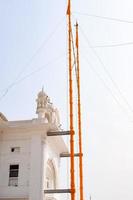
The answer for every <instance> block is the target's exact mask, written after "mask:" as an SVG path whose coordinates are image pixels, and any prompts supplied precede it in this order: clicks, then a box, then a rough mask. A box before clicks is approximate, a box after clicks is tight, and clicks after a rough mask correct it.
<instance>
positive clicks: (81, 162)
mask: <svg viewBox="0 0 133 200" xmlns="http://www.w3.org/2000/svg"><path fill="white" fill-rule="evenodd" d="M76 50H77V51H76V54H77V87H78V134H79V176H80V200H83V160H82V155H83V154H82V130H81V129H82V128H81V100H80V69H79V41H78V23H77V22H76Z"/></svg>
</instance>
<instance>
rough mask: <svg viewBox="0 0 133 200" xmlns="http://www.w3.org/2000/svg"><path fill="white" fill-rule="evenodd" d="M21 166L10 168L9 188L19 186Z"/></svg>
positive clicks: (11, 166)
mask: <svg viewBox="0 0 133 200" xmlns="http://www.w3.org/2000/svg"><path fill="white" fill-rule="evenodd" d="M18 175H19V165H10V167H9V184H8V185H9V186H16V187H17V186H18Z"/></svg>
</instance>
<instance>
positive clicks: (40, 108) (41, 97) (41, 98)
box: [36, 88, 49, 119]
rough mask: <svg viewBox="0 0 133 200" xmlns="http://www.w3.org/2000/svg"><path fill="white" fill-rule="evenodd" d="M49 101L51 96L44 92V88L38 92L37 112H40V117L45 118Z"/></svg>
mask: <svg viewBox="0 0 133 200" xmlns="http://www.w3.org/2000/svg"><path fill="white" fill-rule="evenodd" d="M48 101H49V98H48V96H47V94H45V93H44V90H43V88H42V91H40V92H39V93H38V98H37V100H36V102H37V109H36V114H38V118H39V119H40V118H45V112H46V107H47V103H48Z"/></svg>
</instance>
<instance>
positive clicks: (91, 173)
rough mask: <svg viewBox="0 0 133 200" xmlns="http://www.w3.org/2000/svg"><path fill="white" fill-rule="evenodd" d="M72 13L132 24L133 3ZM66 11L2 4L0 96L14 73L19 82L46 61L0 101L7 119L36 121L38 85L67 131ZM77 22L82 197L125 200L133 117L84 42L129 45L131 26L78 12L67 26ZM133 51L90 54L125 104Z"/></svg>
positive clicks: (107, 2) (132, 173)
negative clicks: (48, 98)
mask: <svg viewBox="0 0 133 200" xmlns="http://www.w3.org/2000/svg"><path fill="white" fill-rule="evenodd" d="M72 10H73V12H80V13H87V14H94V15H100V16H107V17H113V18H118V19H124V20H129V21H133V12H132V10H133V2H132V0H125V1H124V0H100V1H99V0H93V1H91V0H82V1H81V0H79V1H77V0H73V5H72ZM65 13H66V0H65V1H63V0H57V1H55V0H49V1H45V0H29V1H27V0H19V1H18V0H1V1H0V29H1V31H0V83H1V84H0V97H2V95H4V94H5V90H6V88H9V87H8V86H9V85H10V84H12V83H13V82H14V81H15V80H16V77H17V78H18V74H20V76H19V79H21V78H23V77H25V76H27V74H30V73H32V72H33V71H34V70H38V69H40V67H42V66H44V65H46V64H47V63H49V62H51V63H49V65H47V66H45V67H44V68H43V70H40V71H39V72H38V73H34V74H32V76H30V77H28V78H27V79H25V80H23V81H20V82H18V83H17V84H15V85H14V86H13V87H11V88H10V89H9V91H8V93H7V94H6V95H5V96H4V97H3V98H1V100H0V111H1V112H3V113H4V114H5V116H7V118H8V119H9V120H16V119H31V118H34V117H36V115H35V109H36V103H35V99H36V96H37V93H38V91H39V90H40V89H41V87H42V85H44V90H45V91H46V93H47V94H48V95H49V96H50V97H51V100H52V102H53V103H54V105H55V106H57V107H58V109H59V110H60V115H61V123H62V125H63V127H64V128H67V125H68V123H67V121H68V120H67V114H68V110H67V102H68V100H67V58H66V52H67V49H66V47H67V43H66V42H67V39H66V17H65ZM75 18H76V19H77V20H78V21H79V26H80V30H79V40H80V63H81V90H82V118H83V148H84V182H85V197H86V198H85V199H89V193H91V195H92V200H107V199H108V200H112V199H113V200H118V199H121V200H125V199H126V200H131V199H133V192H132V181H133V153H132V152H133V145H132V141H133V114H132V111H131V108H130V109H129V107H128V106H127V103H125V101H124V100H123V98H122V95H120V94H119V92H118V90H117V89H116V87H115V86H114V85H113V83H112V82H111V80H110V79H109V76H108V75H107V73H106V72H105V70H104V69H103V66H102V65H101V64H100V62H99V60H98V58H97V57H96V56H95V54H94V53H93V51H92V49H91V48H89V46H88V43H87V42H88V40H89V42H90V43H91V45H92V46H95V45H111V44H119V43H124V42H133V38H132V37H133V24H132V23H122V22H121V23H120V22H116V21H109V20H102V19H99V18H93V17H87V16H83V15H79V14H76V13H75V14H74V15H73V23H74V22H75ZM73 25H74V24H73ZM73 28H74V26H73ZM53 30H54V31H53ZM81 30H83V32H84V34H85V35H86V37H87V39H85V37H84V35H83V33H82V32H81ZM53 32H54V33H53ZM44 41H45V42H44ZM40 46H42V48H40ZM39 48H40V49H39ZM38 49H39V50H38ZM132 50H133V45H129V46H121V47H112V48H97V49H95V51H96V52H97V54H98V56H99V57H100V58H101V60H102V62H103V63H104V65H105V67H106V69H107V70H108V72H109V74H110V75H111V77H112V78H113V80H114V81H115V83H116V84H117V86H118V87H119V89H120V90H121V92H122V94H123V95H124V97H126V99H127V101H128V102H129V104H130V105H131V106H133V103H132V102H133V95H132V85H133V79H132V74H133V69H132V66H133V56H132ZM34 55H35V56H34ZM86 57H87V59H88V62H90V63H91V65H90V64H89V63H87V62H86ZM57 58H59V59H58V60H57ZM55 60H56V61H55ZM92 67H93V68H92ZM41 69H42V68H41ZM20 72H21V73H20ZM99 77H100V78H99ZM101 79H102V80H101ZM103 82H104V84H103ZM105 85H106V87H105ZM107 88H108V89H107ZM112 93H113V96H115V97H112ZM114 98H117V101H118V102H119V103H117V102H116V100H115V99H114ZM119 104H120V105H121V106H120V105H119Z"/></svg>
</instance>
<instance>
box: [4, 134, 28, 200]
mask: <svg viewBox="0 0 133 200" xmlns="http://www.w3.org/2000/svg"><path fill="white" fill-rule="evenodd" d="M11 147H20V152H11ZM29 157H30V140H29V138H28V137H24V135H23V134H20V133H17V132H16V133H14V134H13V133H2V134H1V137H0V198H1V197H10V198H11V197H13V198H15V197H28V187H29ZM11 164H19V177H18V187H12V186H8V183H9V166H10V165H11Z"/></svg>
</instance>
